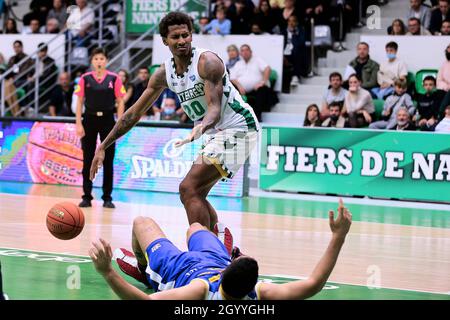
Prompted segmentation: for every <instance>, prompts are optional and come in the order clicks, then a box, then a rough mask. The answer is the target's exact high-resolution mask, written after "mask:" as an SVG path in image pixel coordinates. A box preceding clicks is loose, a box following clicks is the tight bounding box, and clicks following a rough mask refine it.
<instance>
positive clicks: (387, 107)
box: [369, 79, 416, 129]
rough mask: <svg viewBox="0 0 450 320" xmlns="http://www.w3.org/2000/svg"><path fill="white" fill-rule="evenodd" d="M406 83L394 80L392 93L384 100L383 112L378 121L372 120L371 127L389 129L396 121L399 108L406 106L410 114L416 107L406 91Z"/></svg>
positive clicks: (412, 113)
mask: <svg viewBox="0 0 450 320" xmlns="http://www.w3.org/2000/svg"><path fill="white" fill-rule="evenodd" d="M407 89H408V85H407V83H406V81H403V80H399V79H397V80H395V91H394V94H392V95H390V96H389V97H388V98H387V99H386V101H385V102H384V107H383V112H382V114H381V119H382V120H379V121H375V122H372V123H371V124H370V126H369V128H371V129H386V128H388V129H390V128H392V127H394V126H395V124H396V123H397V112H398V110H399V109H400V108H406V109H407V110H408V112H409V114H410V115H411V116H412V115H414V112H415V110H416V108H415V107H414V104H413V101H412V99H411V96H410V95H409V94H408V93H407V92H406V90H407Z"/></svg>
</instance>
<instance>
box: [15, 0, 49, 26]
mask: <svg viewBox="0 0 450 320" xmlns="http://www.w3.org/2000/svg"><path fill="white" fill-rule="evenodd" d="M51 8H52V0H32V1H31V3H30V10H31V12H29V13H27V14H26V15H24V16H23V19H22V20H23V24H24V25H25V26H28V25H30V22H31V20H32V19H38V20H39V25H41V26H43V25H45V21H46V20H47V14H48V12H49V10H50V9H51Z"/></svg>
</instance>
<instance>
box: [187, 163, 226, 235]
mask: <svg viewBox="0 0 450 320" xmlns="http://www.w3.org/2000/svg"><path fill="white" fill-rule="evenodd" d="M221 178H222V176H221V175H220V173H219V171H218V170H217V169H216V167H215V166H214V165H212V164H210V163H209V162H207V160H206V159H203V158H202V157H201V156H200V157H199V158H198V159H197V160H196V161H195V163H194V164H193V165H192V167H191V170H190V171H189V172H188V174H187V175H186V177H185V178H184V180H183V181H182V182H181V184H180V199H181V202H182V203H183V205H184V208H185V209H186V213H187V217H188V221H189V224H190V225H191V224H193V223H194V222H198V223H200V224H201V225H203V226H205V227H207V228H209V229H210V230H212V229H213V228H214V225H215V224H216V223H217V219H218V218H217V213H216V211H215V210H214V208H213V207H212V206H211V204H210V203H209V202H208V200H206V197H207V196H208V193H209V191H210V190H211V188H212V187H213V186H214V185H215V184H216V183H217V181H219V180H220V179H221Z"/></svg>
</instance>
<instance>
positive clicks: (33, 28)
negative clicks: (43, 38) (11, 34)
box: [22, 18, 41, 34]
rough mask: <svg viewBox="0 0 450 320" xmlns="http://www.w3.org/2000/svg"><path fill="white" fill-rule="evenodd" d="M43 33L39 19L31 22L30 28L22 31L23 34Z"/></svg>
mask: <svg viewBox="0 0 450 320" xmlns="http://www.w3.org/2000/svg"><path fill="white" fill-rule="evenodd" d="M40 33H41V26H40V24H39V19H37V18H33V19H31V21H30V26H29V27H24V28H23V29H22V34H40Z"/></svg>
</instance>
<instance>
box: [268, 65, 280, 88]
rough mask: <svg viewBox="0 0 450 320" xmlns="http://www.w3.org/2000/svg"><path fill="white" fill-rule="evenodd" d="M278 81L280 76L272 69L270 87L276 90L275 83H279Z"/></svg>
mask: <svg viewBox="0 0 450 320" xmlns="http://www.w3.org/2000/svg"><path fill="white" fill-rule="evenodd" d="M277 79H278V74H277V72H276V71H275V70H274V69H272V70H271V71H270V76H269V82H270V87H271V88H272V89H273V88H275V83H277Z"/></svg>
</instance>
